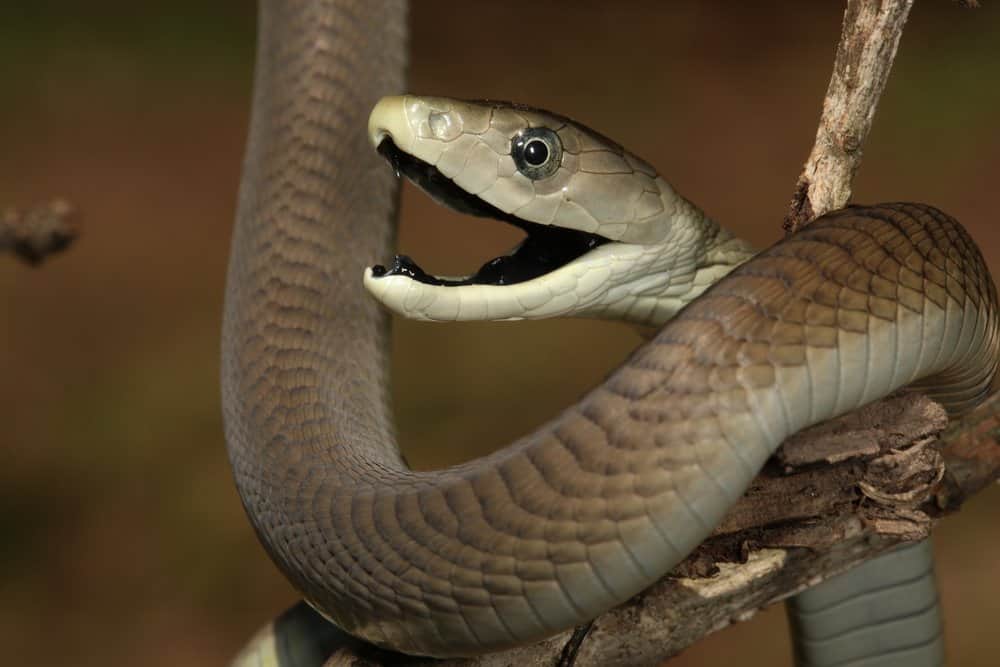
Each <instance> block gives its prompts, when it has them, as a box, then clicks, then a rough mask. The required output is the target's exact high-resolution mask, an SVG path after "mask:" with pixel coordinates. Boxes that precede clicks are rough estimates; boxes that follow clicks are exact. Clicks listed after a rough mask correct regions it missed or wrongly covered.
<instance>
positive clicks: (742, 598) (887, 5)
mask: <svg viewBox="0 0 1000 667" xmlns="http://www.w3.org/2000/svg"><path fill="white" fill-rule="evenodd" d="M912 4H913V0H881V1H879V0H848V3H847V10H846V12H845V14H844V25H843V30H842V33H841V38H840V44H839V46H838V49H837V55H836V61H835V64H834V71H833V75H832V77H831V80H830V85H829V87H828V89H827V94H826V99H825V100H824V104H823V112H822V116H821V119H820V124H819V129H818V130H817V133H816V142H815V145H814V146H813V149H812V152H811V154H810V155H809V159H808V160H807V162H806V164H805V168H804V169H803V172H802V175H801V176H800V178H799V181H798V185H797V187H796V191H795V196H794V198H793V200H792V204H791V207H790V211H789V214H788V216H787V218H786V220H785V228H786V230H788V231H789V232H793V231H795V230H796V229H798V228H799V227H800V226H801V225H803V224H805V223H807V222H808V221H809V220H811V219H813V218H815V217H817V216H819V215H822V214H823V213H826V212H828V211H831V210H834V209H837V208H840V207H842V206H844V205H845V204H846V203H847V202H848V200H849V199H850V194H851V181H852V179H853V176H854V174H855V172H856V171H857V169H858V166H859V164H860V161H861V156H862V150H861V147H862V144H863V142H864V140H865V138H866V137H867V135H868V132H869V130H870V128H871V123H872V119H873V117H874V113H875V109H876V106H877V103H878V99H879V96H880V95H881V92H882V90H883V88H884V87H885V82H886V80H887V78H888V75H889V71H890V69H891V67H892V61H893V58H894V57H895V54H896V49H897V46H898V44H899V39H900V35H901V34H902V29H903V25H904V23H905V21H906V17H907V14H908V12H909V10H910V7H911V6H912ZM966 4H969V3H966ZM998 444H1000V395H995V396H993V397H992V398H991V399H989V400H988V401H986V402H985V403H984V404H983V405H981V406H980V407H979V408H978V409H977V410H975V411H974V412H973V413H972V414H970V415H969V416H967V417H966V418H965V419H963V420H961V421H959V422H957V423H955V424H953V425H951V426H950V427H948V426H947V418H946V416H945V413H944V411H943V409H942V408H941V407H940V406H938V405H937V404H935V403H933V402H932V401H930V400H929V399H927V398H924V397H922V396H919V395H914V394H906V395H897V396H894V397H890V398H888V399H886V400H883V401H881V402H878V403H875V404H872V405H870V406H867V407H866V408H863V409H862V410H860V411H857V412H855V413H852V414H850V415H846V416H845V417H842V418H840V419H837V420H834V421H831V422H828V423H825V424H820V425H818V426H816V427H813V428H811V429H808V430H807V431H804V432H802V433H799V434H797V435H795V436H794V437H792V438H791V439H789V440H788V441H787V442H785V443H784V444H783V445H782V447H781V449H780V450H779V452H778V454H777V455H776V456H775V457H774V458H773V460H772V461H771V462H770V463H769V464H768V465H767V467H766V468H765V469H764V470H763V471H762V472H761V474H760V475H759V476H758V478H757V479H756V480H755V482H754V484H753V486H752V487H751V489H750V491H749V492H748V493H747V494H746V496H745V497H744V498H743V499H742V500H741V501H740V502H739V503H737V505H736V506H735V507H734V508H733V509H732V510H731V511H730V513H729V514H728V515H727V517H726V519H725V520H724V521H723V523H722V524H721V525H720V526H719V527H718V528H717V529H716V531H715V533H714V534H713V535H712V537H710V538H709V539H708V540H707V541H706V542H705V543H704V544H702V545H701V546H700V547H699V548H698V549H697V550H696V551H695V552H694V553H693V554H691V555H690V556H689V557H688V558H687V559H686V560H685V561H684V562H683V563H681V564H680V565H679V566H678V567H677V568H676V569H675V570H674V571H673V572H671V573H670V574H668V575H667V576H666V577H664V578H663V579H662V580H660V581H659V582H658V583H657V584H656V585H654V586H652V587H651V588H649V589H648V590H646V591H644V592H643V593H642V594H640V595H638V596H636V597H635V598H633V599H632V600H630V601H629V602H627V603H626V604H624V605H622V606H620V607H618V608H616V609H613V610H611V611H609V612H607V613H606V614H604V615H602V616H601V617H599V618H597V619H596V620H595V621H594V622H593V623H591V624H589V625H588V626H586V627H585V628H577V629H576V630H573V631H567V632H563V633H561V634H559V635H557V636H555V637H551V638H549V639H547V640H545V641H543V642H540V643H538V644H534V645H531V646H526V647H520V648H516V649H512V650H508V651H504V652H501V653H495V654H491V655H486V656H481V657H478V658H472V659H463V660H448V661H443V662H438V661H431V660H427V659H419V658H412V657H407V656H399V655H395V654H389V653H386V652H382V651H379V650H377V649H374V648H372V647H370V646H363V645H361V644H359V643H357V642H356V641H355V640H351V639H349V638H346V637H344V636H342V635H341V636H339V637H334V638H329V637H328V639H329V641H330V643H329V644H328V645H329V646H338V647H339V648H338V650H336V651H335V652H334V653H333V655H332V656H331V657H330V658H329V660H328V661H327V663H326V664H327V665H328V666H329V667H332V666H334V665H338V666H347V665H407V666H410V665H429V664H441V665H454V666H459V665H462V666H466V667H471V666H475V667H494V666H496V667H499V666H501V665H504V666H506V665H513V664H516V665H519V666H522V667H533V666H536V665H537V666H541V665H546V666H549V665H577V666H579V667H584V666H591V665H593V666H597V665H652V664H657V663H660V662H662V661H663V660H664V659H665V658H668V657H670V656H672V655H675V654H676V653H678V652H679V651H681V650H682V649H684V648H685V647H687V646H689V645H691V644H692V643H694V642H696V641H698V640H699V639H701V638H702V637H704V636H705V635H707V634H709V633H711V632H714V631H716V630H719V629H721V628H723V627H725V626H726V625H728V624H730V623H732V622H734V621H740V620H745V619H747V618H749V617H751V616H753V614H754V613H756V611H757V610H758V609H760V608H762V607H764V606H767V605H769V604H773V603H774V602H777V601H779V600H782V599H784V598H786V597H789V596H791V595H794V594H796V593H797V592H799V591H801V590H802V589H804V588H806V587H808V586H811V585H814V584H816V583H817V582H819V581H821V580H823V579H825V578H827V577H830V576H832V575H834V574H837V573H839V572H842V571H844V570H846V569H849V568H850V567H852V566H854V565H857V564H859V563H861V562H863V561H865V560H868V559H870V558H872V557H874V556H876V555H878V554H880V553H882V552H884V551H886V550H888V549H890V548H892V547H893V546H895V545H897V544H898V543H900V542H902V541H907V540H917V539H923V538H925V537H927V535H929V533H930V531H931V529H932V527H933V525H934V523H935V522H936V521H937V520H939V519H940V518H941V517H942V516H944V515H946V514H947V513H949V512H951V511H954V510H955V509H957V508H958V507H959V506H960V505H961V504H962V502H963V501H964V500H965V499H966V498H968V497H969V496H971V495H973V494H974V493H976V492H977V491H979V490H980V489H982V488H983V487H985V486H986V485H988V484H989V483H991V482H993V481H995V480H996V479H997V478H998V477H1000V446H998ZM266 636H267V630H266V629H265V631H263V632H262V633H261V635H259V639H258V641H263V640H264V639H263V638H264V637H266ZM271 641H273V640H271Z"/></svg>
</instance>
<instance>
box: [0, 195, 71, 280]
mask: <svg viewBox="0 0 1000 667" xmlns="http://www.w3.org/2000/svg"><path fill="white" fill-rule="evenodd" d="M72 215H73V207H72V206H70V205H69V204H68V203H67V202H65V201H63V200H61V199H56V200H53V201H51V202H49V203H47V204H43V205H41V206H36V207H34V208H32V209H29V210H27V211H25V212H23V213H22V212H20V211H18V210H16V209H13V208H10V209H6V210H4V211H0V252H5V251H8V250H9V251H12V252H13V253H14V254H15V255H17V256H18V257H20V258H21V259H22V260H24V261H25V262H27V263H28V264H33V265H34V264H39V263H41V261H42V260H43V259H45V258H46V257H48V256H49V255H52V254H54V253H57V252H59V251H61V250H64V249H65V248H66V247H67V246H69V244H70V243H72V242H73V240H74V239H76V237H77V235H78V233H79V231H78V229H77V226H76V224H75V223H74V222H73V219H72Z"/></svg>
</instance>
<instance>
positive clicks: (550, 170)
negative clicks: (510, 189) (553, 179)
mask: <svg viewBox="0 0 1000 667" xmlns="http://www.w3.org/2000/svg"><path fill="white" fill-rule="evenodd" d="M510 156H511V157H512V158H513V159H514V166H515V167H517V170H518V171H519V172H521V173H522V174H524V175H525V176H527V177H528V178H530V179H531V180H533V181H538V180H541V179H543V178H546V177H547V176H551V175H552V174H554V173H555V172H556V170H557V169H558V168H559V165H560V163H561V162H562V142H561V141H559V135H558V134H556V133H555V132H553V131H552V130H550V129H548V128H547V127H529V128H528V129H526V130H522V131H521V132H519V133H518V134H517V135H516V136H515V137H514V138H513V139H512V140H511V142H510Z"/></svg>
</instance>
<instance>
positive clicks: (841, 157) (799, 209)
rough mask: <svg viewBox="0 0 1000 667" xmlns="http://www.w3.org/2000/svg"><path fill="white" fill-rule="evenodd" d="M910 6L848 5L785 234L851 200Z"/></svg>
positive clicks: (907, 1)
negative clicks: (852, 187) (853, 185)
mask: <svg viewBox="0 0 1000 667" xmlns="http://www.w3.org/2000/svg"><path fill="white" fill-rule="evenodd" d="M912 6H913V0H887V1H886V2H879V1H878V0H848V1H847V11H845V12H844V26H843V28H842V29H841V32H840V43H839V44H838V45H837V56H836V59H835V61H834V63H833V76H831V77H830V85H829V86H828V87H827V89H826V99H824V100H823V114H822V115H821V116H820V119H819V128H818V129H817V130H816V142H815V143H814V144H813V149H812V153H810V154H809V159H808V160H806V164H805V167H804V168H803V170H802V175H801V176H799V182H798V184H797V185H796V186H795V194H794V195H793V196H792V203H791V205H790V207H789V212H788V215H787V216H786V217H785V225H784V226H785V230H786V231H787V232H788V233H789V234H791V233H793V232H795V231H796V230H797V229H798V228H799V227H801V226H802V225H803V224H805V223H807V222H808V221H810V220H812V219H813V218H817V217H819V216H821V215H823V214H824V213H828V212H829V211H834V210H836V209H838V208H843V207H844V206H845V205H846V204H847V202H848V201H849V200H850V198H851V182H852V181H853V180H854V173H855V172H856V171H857V170H858V167H859V166H860V165H861V154H862V150H861V147H862V145H863V144H864V142H865V139H867V138H868V131H869V130H871V127H872V120H873V119H874V118H875V109H876V107H877V106H878V100H879V97H880V96H881V95H882V90H883V89H884V88H885V82H886V81H887V80H888V78H889V71H890V70H891V69H892V61H893V59H894V58H895V57H896V48H897V47H898V46H899V38H900V36H902V34H903V24H905V23H906V17H907V16H908V15H909V13H910V7H912Z"/></svg>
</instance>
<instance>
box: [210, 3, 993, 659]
mask: <svg viewBox="0 0 1000 667" xmlns="http://www.w3.org/2000/svg"><path fill="white" fill-rule="evenodd" d="M261 7H262V9H261V20H260V26H261V35H260V45H259V52H258V63H257V70H256V77H257V78H256V81H255V93H254V112H253V118H252V123H251V132H250V140H249V145H248V151H247V158H246V163H245V166H244V177H243V182H242V186H241V191H240V203H239V213H238V219H237V226H236V229H235V232H234V239H233V250H232V257H231V261H230V268H229V275H228V279H227V292H226V307H225V322H224V329H223V371H222V373H223V374H222V379H223V396H224V410H225V424H226V437H227V443H228V447H229V452H230V457H231V460H232V463H233V470H234V475H235V478H236V482H237V486H238V488H239V491H240V494H241V497H242V499H243V502H244V504H245V506H246V509H247V512H248V514H249V516H250V518H251V521H252V522H253V525H254V527H255V529H256V530H257V533H258V535H259V537H260V539H261V541H262V543H263V544H264V546H265V548H266V549H267V551H268V553H269V554H270V555H271V557H272V558H273V559H274V561H275V562H276V563H277V564H278V566H279V567H280V568H281V569H282V571H283V572H284V573H285V574H286V576H288V578H289V579H290V580H291V581H292V582H293V583H294V584H295V585H296V587H297V588H298V589H299V590H300V591H301V592H302V594H303V596H304V597H305V598H306V599H307V600H308V601H309V602H310V603H311V604H312V605H313V606H314V607H316V608H317V609H318V610H320V611H321V612H322V613H323V614H324V615H326V616H327V617H329V618H330V619H332V620H333V621H334V622H335V623H336V624H337V625H339V626H340V627H342V628H344V629H346V630H347V631H349V632H351V633H353V634H355V635H358V636H361V637H363V638H365V639H367V640H369V641H372V642H374V643H377V644H380V645H383V646H388V647H391V648H394V649H396V650H400V651H404V652H408V653H415V654H424V655H434V656H450V655H467V654H473V653H480V652H484V651H490V650H495V649H498V648H501V647H505V646H509V645H512V644H519V643H525V642H529V641H532V640H535V639H538V638H541V637H544V636H547V635H550V634H552V633H555V632H557V631H559V630H562V629H565V628H567V627H569V626H572V625H574V624H577V623H580V622H582V621H586V620H588V619H589V618H592V617H593V616H595V615H597V614H598V613H600V612H602V611H604V610H605V609H608V608H610V607H612V606H614V605H616V604H618V603H620V602H622V601H624V600H626V599H628V598H629V597H631V596H632V595H634V594H635V593H637V592H639V591H640V590H642V589H643V588H645V587H646V586H648V585H649V584H651V583H652V582H654V581H655V580H657V579H658V578H659V577H661V576H662V575H663V574H664V573H665V572H667V571H668V570H669V569H670V568H671V567H672V566H673V565H675V564H676V563H677V562H678V561H680V560H681V559H682V558H683V557H684V556H685V555H686V554H687V553H688V552H689V551H690V550H691V549H693V548H694V547H695V546H696V545H697V544H698V543H699V542H701V541H702V540H703V539H704V538H705V537H706V536H707V535H708V534H709V532H710V531H711V530H712V529H713V527H714V526H715V525H716V524H717V523H718V522H719V520H720V519H721V518H722V516H723V514H724V513H725V511H726V510H727V508H728V507H729V506H730V505H731V504H732V503H733V502H735V501H736V500H737V499H738V498H739V497H740V495H741V494H742V493H743V492H744V490H745V489H746V487H747V485H748V484H749V482H750V481H751V480H752V478H753V477H754V475H756V473H757V471H758V470H759V469H760V467H761V466H762V465H763V464H764V462H765V461H766V460H767V458H768V457H769V456H770V455H771V453H772V452H773V451H774V450H775V448H777V447H778V445H779V444H780V443H781V442H782V440H783V439H784V438H785V437H786V436H787V435H789V434H791V433H794V432H796V431H798V430H800V429H801V428H803V427H805V426H807V425H809V424H813V423H816V422H818V421H821V420H824V419H827V418H830V417H833V416H836V415H839V414H842V413H844V412H847V411H849V410H851V409H854V408H856V407H858V406H860V405H863V404H865V403H867V402H869V401H872V400H875V399H877V398H879V397H881V396H884V395H886V394H887V393H889V392H892V391H894V390H896V389H898V388H900V387H903V386H907V385H914V386H919V387H920V388H922V389H924V390H927V391H928V392H929V393H931V394H932V395H933V396H934V397H936V398H938V399H940V400H942V401H944V402H945V403H946V404H947V405H948V407H949V408H950V409H953V410H962V409H966V408H968V407H969V406H971V405H973V404H975V403H976V402H977V401H979V400H981V398H982V397H983V396H984V395H985V394H986V393H987V392H988V391H989V389H990V386H991V383H992V382H993V378H994V376H995V374H996V369H997V363H998V349H997V348H998V320H997V306H996V293H995V290H994V286H993V282H992V280H991V279H990V276H989V273H988V271H987V269H986V266H985V264H984V262H983V260H982V257H981V256H980V253H979V251H978V250H977V249H976V246H975V245H974V243H973V242H972V241H971V240H970V239H969V237H968V236H967V234H966V233H965V231H964V230H963V229H962V228H961V227H960V226H959V225H958V223H956V222H955V221H954V220H953V219H951V218H950V217H948V216H947V215H945V214H943V213H941V212H940V211H938V210H936V209H934V208H931V207H928V206H923V205H918V204H886V205H881V206H874V207H852V208H848V209H845V210H842V211H837V212H835V213H832V214H830V215H827V216H824V217H823V218H822V219H820V220H818V221H816V222H815V223H813V224H812V225H809V226H808V227H806V228H805V229H804V230H803V231H801V232H799V233H798V234H796V235H795V236H793V237H792V238H790V239H788V240H786V241H784V242H782V243H779V244H777V245H775V246H773V247H772V248H770V249H768V250H766V251H764V252H763V253H761V254H760V255H758V256H756V257H755V258H754V259H752V260H750V261H749V262H747V263H745V264H743V265H742V266H740V267H739V268H737V269H735V270H734V271H732V273H730V274H729V275H728V276H727V277H725V278H723V279H722V280H721V281H720V282H718V283H717V284H715V285H714V286H713V287H711V288H710V289H709V290H708V291H707V292H705V293H704V294H703V295H702V296H701V297H700V298H698V299H697V300H696V301H694V302H693V303H692V304H690V305H689V306H688V307H687V308H685V309H684V310H683V311H681V312H680V313H679V314H678V315H677V317H676V318H675V319H674V320H673V321H672V322H671V323H669V324H668V325H667V326H666V327H664V328H663V329H662V330H661V331H660V332H659V334H658V335H657V336H656V337H655V339H653V340H652V341H651V342H650V343H649V344H647V345H645V346H643V347H642V348H640V349H639V350H638V351H637V352H636V353H634V354H633V355H632V356H631V358H630V359H629V360H628V361H627V362H626V363H625V364H624V365H623V366H622V367H621V368H619V369H618V370H617V371H615V372H614V373H613V374H612V375H611V376H610V377H609V378H608V379H607V380H606V381H605V382H604V383H603V384H602V385H600V386H599V387H597V388H595V389H594V390H593V391H591V392H590V393H589V394H588V395H587V396H585V397H584V398H583V399H582V400H581V401H580V402H579V403H577V404H576V405H574V406H572V407H570V408H568V409H567V410H565V411H564V412H563V413H562V414H560V415H559V416H558V417H556V418H555V419H554V420H552V421H551V422H549V423H548V424H546V425H544V426H543V427H541V428H540V429H538V430H537V431H536V432H534V433H531V434H529V435H527V436H525V437H524V438H522V439H520V440H519V441H517V442H515V443H514V444H512V445H510V446H509V447H507V448H505V449H503V450H501V451H499V452H497V453H495V454H494V455H491V456H488V457H485V458H483V459H479V460H476V461H472V462H470V463H468V464H464V465H460V466H456V467H453V468H449V469H447V470H443V471H438V472H429V473H427V472H413V471H410V470H408V469H407V467H406V466H405V464H404V463H403V461H402V459H401V457H400V455H399V453H398V451H397V449H396V446H395V443H394V442H393V438H392V422H391V418H390V412H389V410H388V408H387V405H386V394H387V390H386V384H385V366H384V361H385V352H384V344H385V342H386V327H385V324H386V317H385V315H384V313H382V312H380V310H379V308H378V306H377V305H376V304H375V303H374V302H372V301H371V300H370V299H369V297H368V296H367V295H366V294H365V293H364V291H363V290H362V289H361V286H360V284H359V276H360V275H361V274H362V272H363V270H364V268H365V264H366V263H367V262H368V261H370V260H371V259H373V258H377V257H382V256H385V254H386V253H387V252H388V249H389V244H390V241H391V236H392V231H391V228H390V226H389V224H388V220H389V218H390V215H391V213H392V211H393V208H394V202H395V187H396V186H395V184H394V182H393V181H392V179H391V175H390V174H389V173H388V170H386V169H385V168H384V165H379V164H378V163H377V161H376V158H375V156H374V155H373V154H372V152H371V150H370V148H369V147H368V144H367V141H368V139H367V137H366V136H365V133H364V132H363V128H364V126H365V121H366V117H367V112H368V109H369V108H371V106H372V105H374V103H375V102H376V101H377V100H378V99H379V98H380V97H381V96H383V95H385V94H388V93H392V92H395V91H398V90H399V89H401V88H402V84H403V81H402V75H401V72H402V68H403V61H404V57H403V52H402V48H403V42H404V39H403V35H404V27H403V20H404V12H403V11H402V8H401V7H400V6H399V5H398V4H397V3H394V2H385V3H379V2H361V1H360V0H358V2H349V1H344V2H322V1H317V0H312V1H308V2H307V1H294V2H293V1H288V2H262V4H261ZM343 26H350V27H349V29H344V28H343Z"/></svg>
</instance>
